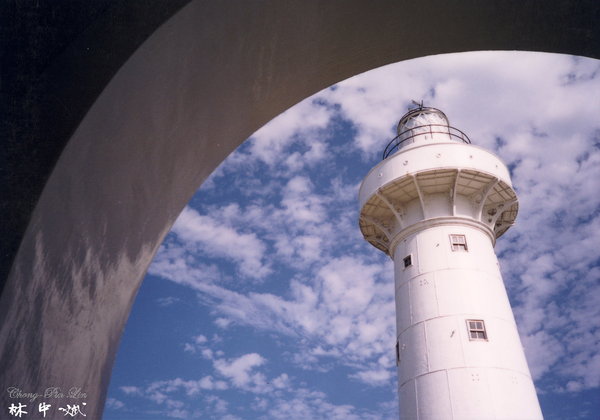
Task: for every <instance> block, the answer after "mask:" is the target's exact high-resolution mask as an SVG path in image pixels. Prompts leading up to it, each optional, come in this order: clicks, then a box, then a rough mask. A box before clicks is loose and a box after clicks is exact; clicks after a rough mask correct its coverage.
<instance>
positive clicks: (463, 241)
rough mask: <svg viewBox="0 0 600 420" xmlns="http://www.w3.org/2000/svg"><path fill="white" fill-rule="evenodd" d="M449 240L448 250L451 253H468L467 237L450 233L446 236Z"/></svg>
mask: <svg viewBox="0 0 600 420" xmlns="http://www.w3.org/2000/svg"><path fill="white" fill-rule="evenodd" d="M448 238H449V239H450V249H451V250H452V252H469V246H468V244H467V235H465V234H462V233H451V234H450V235H448Z"/></svg>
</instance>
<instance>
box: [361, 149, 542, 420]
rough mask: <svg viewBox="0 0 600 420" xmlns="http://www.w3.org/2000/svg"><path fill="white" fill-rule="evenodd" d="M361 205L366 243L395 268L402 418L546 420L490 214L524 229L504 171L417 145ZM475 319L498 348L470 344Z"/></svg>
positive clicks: (391, 163) (479, 155)
mask: <svg viewBox="0 0 600 420" xmlns="http://www.w3.org/2000/svg"><path fill="white" fill-rule="evenodd" d="M438 140H440V139H438ZM461 177H462V178H461ZM453 179H454V181H453ZM417 193H418V194H417ZM494 194H496V195H494ZM359 200H360V203H361V230H362V231H363V234H365V238H366V239H367V240H369V241H370V242H371V243H374V241H377V243H378V244H379V245H381V246H383V247H384V250H385V251H386V252H388V254H389V255H390V256H391V257H392V258H393V260H394V270H395V287H396V326H397V334H398V346H399V354H400V361H399V365H398V392H399V396H400V418H402V419H418V420H447V419H456V420H459V419H460V420H466V419H472V420H485V419H506V420H508V419H511V420H525V419H527V420H533V419H536V420H537V419H542V413H541V410H540V406H539V403H538V400H537V395H536V393H535V387H534V384H533V381H532V379H531V375H530V373H529V368H528V366H527V361H526V360H525V355H524V352H523V348H522V345H521V342H520V339H519V335H518V332H517V327H516V324H515V320H514V317H513V313H512V310H511V307H510V303H509V300H508V296H507V293H506V290H505V287H504V283H503V280H502V276H501V273H500V269H499V266H498V260H497V258H496V255H495V253H494V244H495V240H496V237H497V236H499V235H501V234H502V232H500V233H498V231H494V227H495V221H496V219H494V218H493V215H491V214H490V213H489V212H488V210H490V209H494V210H495V213H497V214H501V213H502V212H504V211H507V210H508V209H511V210H512V212H513V216H511V219H510V220H509V221H511V222H512V220H514V217H516V209H517V207H516V206H517V205H516V196H515V194H514V190H513V189H512V186H511V181H510V176H509V172H508V170H507V168H506V167H505V165H504V164H503V163H502V162H501V161H500V159H499V158H498V157H497V156H495V155H493V154H492V153H489V152H487V151H485V150H483V149H481V148H478V147H475V146H471V145H467V144H464V143H458V142H448V141H447V140H446V139H443V141H436V139H435V138H434V139H431V138H428V139H421V141H419V139H417V140H416V141H415V142H414V143H412V144H411V145H410V146H408V147H406V148H404V149H401V150H400V151H399V152H398V153H396V154H395V155H393V156H391V157H389V158H388V159H386V160H384V161H383V162H381V163H380V164H379V165H377V166H375V167H374V168H373V169H372V170H371V171H370V172H369V174H368V175H367V177H366V178H365V180H364V181H363V184H362V186H361V189H360V192H359ZM484 204H485V206H484ZM511 206H512V207H511ZM452 234H458V235H465V238H466V241H467V250H466V251H463V250H458V251H453V250H452V246H451V241H450V235H452ZM367 235H370V236H369V237H367ZM375 236H376V238H375ZM380 249H381V248H380ZM407 256H410V257H411V261H412V264H411V265H410V266H408V267H405V264H404V259H405V257H407ZM469 319H476V320H483V321H484V322H485V328H486V333H487V339H486V340H471V339H470V337H469V331H468V326H467V320H469Z"/></svg>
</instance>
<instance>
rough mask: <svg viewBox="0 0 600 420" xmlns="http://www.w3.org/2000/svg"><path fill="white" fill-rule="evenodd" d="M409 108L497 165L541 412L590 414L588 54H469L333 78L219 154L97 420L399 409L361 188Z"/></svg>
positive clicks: (163, 257) (599, 400)
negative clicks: (504, 183) (509, 189)
mask: <svg viewBox="0 0 600 420" xmlns="http://www.w3.org/2000/svg"><path fill="white" fill-rule="evenodd" d="M412 99H416V100H419V101H420V100H424V103H425V105H427V106H434V107H437V108H440V109H442V110H443V111H444V112H445V113H446V115H448V117H449V119H450V123H451V125H453V126H455V127H457V128H459V129H461V130H463V131H464V132H466V133H467V134H468V135H469V137H470V138H471V140H472V142H473V143H474V144H476V145H478V146H481V147H484V148H487V149H489V150H493V151H494V152H495V153H497V154H498V155H499V156H500V157H501V158H502V159H503V160H504V162H506V163H507V165H509V168H510V170H511V174H512V177H513V178H512V179H513V184H514V186H515V188H516V190H517V194H518V195H519V200H520V209H519V217H518V219H517V224H516V225H515V226H514V227H512V228H511V229H510V230H509V231H508V233H506V234H505V235H504V236H503V237H502V239H500V240H499V241H498V243H497V245H496V251H497V253H498V256H499V259H500V264H501V268H502V272H503V275H504V281H505V284H506V286H507V289H508V293H509V296H510V298H511V303H512V305H513V308H514V312H515V316H516V318H517V324H518V326H519V332H520V334H521V338H522V341H523V344H524V347H525V352H526V355H527V359H528V361H529V366H530V369H531V371H532V374H533V377H534V379H535V384H536V387H537V389H538V394H539V398H540V401H541V404H542V409H543V411H544V415H545V417H546V419H547V420H552V419H556V420H559V419H561V420H562V419H597V416H598V413H599V412H600V251H599V249H600V62H599V61H596V60H590V59H584V58H577V57H568V56H559V55H550V54H534V53H522V52H519V53H517V52H479V53H463V54H453V55H443V56H435V57H428V58H422V59H418V60H412V61H407V62H403V63H397V64H393V65H389V66H386V67H383V68H380V69H376V70H373V71H370V72H368V73H365V74H362V75H358V76H355V77H353V78H351V79H348V80H346V81H343V82H340V83H339V84H337V85H335V86H332V87H330V88H328V89H325V90H323V91H321V92H319V93H318V94H316V95H314V96H313V97H310V98H308V99H306V100H304V101H303V102H301V103H299V104H298V105H296V106H295V107H293V108H291V109H289V110H288V111H286V112H285V113H284V114H282V115H280V116H279V117H277V118H275V119H274V120H273V121H271V122H270V123H269V124H268V125H266V126H265V127H263V128H261V129H260V130H259V131H258V132H256V133H255V134H254V135H253V136H252V137H251V138H250V139H248V141H246V142H245V143H244V144H243V145H242V146H241V147H240V148H239V149H238V150H237V151H235V152H234V153H233V154H232V155H231V156H229V158H228V159H227V160H226V161H225V162H224V163H223V164H222V165H221V166H220V167H219V169H218V170H217V171H216V172H215V173H213V174H212V176H211V177H210V179H208V180H207V181H206V182H205V183H204V185H202V187H201V188H200V189H199V191H198V193H197V194H196V195H195V196H194V198H193V199H192V201H191V202H190V203H189V204H188V206H187V207H186V208H185V209H184V211H183V212H182V214H181V215H180V217H179V219H178V220H177V222H176V223H175V225H174V226H173V229H172V231H171V232H170V233H169V235H168V236H167V238H166V240H165V242H164V243H163V245H162V246H161V248H160V250H159V252H158V254H157V255H156V257H155V260H154V262H153V264H152V266H151V267H150V269H149V273H148V275H147V277H146V279H145V281H144V283H143V285H142V287H141V290H140V292H139V295H138V298H137V300H136V303H135V306H134V308H133V311H132V314H131V317H130V320H129V323H128V324H127V328H126V330H125V333H124V336H123V339H122V344H121V348H120V351H119V354H118V358H117V361H116V364H115V368H114V372H113V377H112V382H111V386H110V390H109V395H108V400H107V404H106V410H105V419H106V420H122V419H130V420H134V419H148V420H150V419H164V418H166V417H173V418H202V419H226V420H234V419H287V420H293V419H302V420H308V419H340V420H342V419H343V420H352V419H367V420H369V419H395V418H397V416H398V414H397V413H398V400H397V396H396V380H397V376H396V368H395V360H394V345H395V315H394V303H393V299H394V287H393V272H392V262H391V261H390V260H389V258H387V257H386V256H385V255H383V254H382V253H381V252H380V251H377V250H376V249H375V248H373V247H372V246H370V245H369V244H367V243H366V242H365V241H364V240H363V239H362V237H361V235H360V232H359V229H358V208H357V207H358V204H357V190H358V186H359V185H360V182H361V180H362V178H363V177H364V176H365V175H366V173H367V172H368V170H369V169H370V168H371V167H372V166H374V165H375V164H377V163H378V162H379V161H380V159H381V157H380V156H381V152H382V150H383V148H384V147H385V145H386V144H387V142H388V141H389V140H390V139H391V138H392V137H393V135H394V134H393V132H394V127H395V125H396V124H397V121H398V119H399V118H400V116H402V115H403V114H404V113H405V112H406V111H407V107H408V106H409V105H410V102H411V100H412Z"/></svg>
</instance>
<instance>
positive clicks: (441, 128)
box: [383, 124, 471, 159]
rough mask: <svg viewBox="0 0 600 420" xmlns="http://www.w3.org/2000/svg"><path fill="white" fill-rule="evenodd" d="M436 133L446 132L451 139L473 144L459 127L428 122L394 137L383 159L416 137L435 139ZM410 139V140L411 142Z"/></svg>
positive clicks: (386, 148)
mask: <svg viewBox="0 0 600 420" xmlns="http://www.w3.org/2000/svg"><path fill="white" fill-rule="evenodd" d="M434 134H445V135H447V136H448V139H449V140H460V141H462V142H463V143H467V144H471V140H469V137H468V136H467V135H466V134H465V133H463V132H462V131H460V130H459V129H458V128H454V127H451V126H449V125H444V124H426V125H420V126H418V127H413V128H410V129H408V130H405V131H403V132H402V133H400V134H398V135H397V136H396V137H394V138H393V139H392V140H391V141H390V142H389V143H388V145H387V146H386V147H385V150H384V151H383V159H387V158H388V157H389V156H390V155H391V154H393V153H395V152H396V150H398V149H400V148H401V147H402V146H405V145H407V144H410V143H412V142H414V141H415V138H416V137H419V136H428V135H429V136H431V139H432V140H433V135H434ZM409 141H410V142H409Z"/></svg>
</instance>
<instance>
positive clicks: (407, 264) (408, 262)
mask: <svg viewBox="0 0 600 420" xmlns="http://www.w3.org/2000/svg"><path fill="white" fill-rule="evenodd" d="M411 265H412V254H410V255H409V256H407V257H404V268H406V267H410V266H411Z"/></svg>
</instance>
